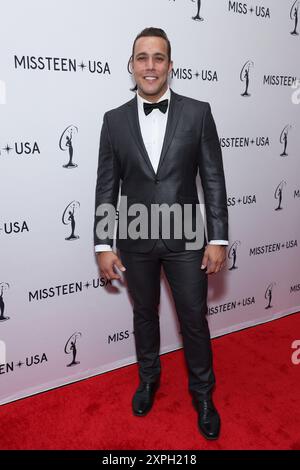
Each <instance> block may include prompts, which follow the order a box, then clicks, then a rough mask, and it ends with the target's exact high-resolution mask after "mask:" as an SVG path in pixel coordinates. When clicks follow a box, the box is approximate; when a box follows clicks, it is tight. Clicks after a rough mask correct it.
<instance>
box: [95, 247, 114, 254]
mask: <svg viewBox="0 0 300 470" xmlns="http://www.w3.org/2000/svg"><path fill="white" fill-rule="evenodd" d="M101 251H112V247H111V246H110V245H96V246H95V252H96V253H100V252H101Z"/></svg>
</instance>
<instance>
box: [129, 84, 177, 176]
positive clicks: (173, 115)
mask: <svg viewBox="0 0 300 470" xmlns="http://www.w3.org/2000/svg"><path fill="white" fill-rule="evenodd" d="M170 91H171V99H170V104H169V106H170V107H169V112H168V119H167V125H166V132H165V137H164V141H163V146H162V151H161V154H160V159H159V164H158V168H157V172H156V173H155V171H154V169H153V166H152V163H151V160H150V158H149V155H148V152H147V150H146V147H145V144H144V141H143V137H142V133H141V128H140V123H139V116H138V107H137V106H138V105H137V97H136V96H135V98H133V99H132V100H131V101H130V102H129V103H128V113H129V116H128V117H129V119H128V121H129V124H130V129H131V133H132V136H133V138H134V140H135V142H136V144H137V145H138V147H139V149H140V151H141V154H142V155H143V157H144V160H145V163H146V164H147V166H148V167H149V169H150V170H151V172H152V174H153V175H154V176H157V175H158V173H159V171H160V168H161V165H162V163H163V160H164V158H165V156H166V153H167V151H168V148H169V146H170V143H171V141H172V139H173V136H174V132H175V130H176V126H177V122H178V119H179V116H180V114H181V108H182V106H183V100H182V97H181V96H180V95H177V93H174V92H173V91H172V90H170Z"/></svg>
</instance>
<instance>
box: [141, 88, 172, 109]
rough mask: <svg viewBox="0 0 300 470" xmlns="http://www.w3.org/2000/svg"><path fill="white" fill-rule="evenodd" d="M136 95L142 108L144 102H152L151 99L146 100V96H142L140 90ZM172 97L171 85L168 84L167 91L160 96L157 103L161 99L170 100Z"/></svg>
mask: <svg viewBox="0 0 300 470" xmlns="http://www.w3.org/2000/svg"><path fill="white" fill-rule="evenodd" d="M136 96H137V101H138V106H139V108H141V109H142V108H143V104H144V103H151V101H147V100H145V98H143V97H142V96H140V95H139V93H138V92H137V93H136ZM170 98H171V92H170V87H169V86H168V88H167V90H166V92H165V93H164V94H163V96H161V97H160V98H159V100H158V101H156V103H159V102H160V101H163V100H169V102H170Z"/></svg>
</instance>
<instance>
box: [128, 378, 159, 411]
mask: <svg viewBox="0 0 300 470" xmlns="http://www.w3.org/2000/svg"><path fill="white" fill-rule="evenodd" d="M158 387H159V381H157V382H152V383H146V382H141V383H140V385H139V387H138V389H137V391H136V392H135V394H134V396H133V399H132V410H133V414H134V415H135V416H145V415H146V414H147V413H149V411H150V410H151V408H152V405H153V402H154V396H155V392H156V390H157V389H158Z"/></svg>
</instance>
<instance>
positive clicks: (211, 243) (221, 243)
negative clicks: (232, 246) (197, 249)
mask: <svg viewBox="0 0 300 470" xmlns="http://www.w3.org/2000/svg"><path fill="white" fill-rule="evenodd" d="M208 244H209V245H228V240H210V241H209V242H208Z"/></svg>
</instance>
